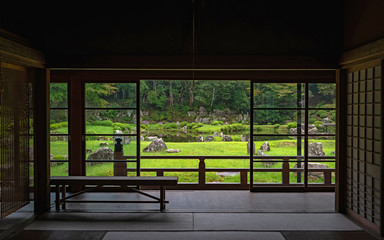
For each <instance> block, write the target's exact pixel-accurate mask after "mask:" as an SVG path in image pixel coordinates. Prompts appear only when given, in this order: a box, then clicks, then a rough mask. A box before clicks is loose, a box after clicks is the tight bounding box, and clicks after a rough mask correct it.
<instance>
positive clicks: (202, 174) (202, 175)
mask: <svg viewBox="0 0 384 240" xmlns="http://www.w3.org/2000/svg"><path fill="white" fill-rule="evenodd" d="M199 160H200V162H199V185H204V184H205V162H204V160H205V159H204V158H199Z"/></svg>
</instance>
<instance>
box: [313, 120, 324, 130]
mask: <svg viewBox="0 0 384 240" xmlns="http://www.w3.org/2000/svg"><path fill="white" fill-rule="evenodd" d="M313 124H315V126H316V127H317V128H318V129H321V128H322V127H323V126H324V123H323V122H322V121H316V122H314V123H313Z"/></svg>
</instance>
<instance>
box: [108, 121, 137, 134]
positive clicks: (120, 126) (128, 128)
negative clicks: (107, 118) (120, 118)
mask: <svg viewBox="0 0 384 240" xmlns="http://www.w3.org/2000/svg"><path fill="white" fill-rule="evenodd" d="M112 127H113V132H116V130H120V131H122V132H127V133H130V132H131V130H132V127H131V126H130V125H129V124H127V123H119V122H115V123H112Z"/></svg>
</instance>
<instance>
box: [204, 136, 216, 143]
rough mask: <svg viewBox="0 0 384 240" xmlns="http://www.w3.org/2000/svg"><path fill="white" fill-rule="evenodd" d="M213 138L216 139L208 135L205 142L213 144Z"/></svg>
mask: <svg viewBox="0 0 384 240" xmlns="http://www.w3.org/2000/svg"><path fill="white" fill-rule="evenodd" d="M213 138H214V137H213V136H211V135H208V136H206V137H205V140H204V142H212V141H213Z"/></svg>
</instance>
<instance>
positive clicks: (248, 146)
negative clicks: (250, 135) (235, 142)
mask: <svg viewBox="0 0 384 240" xmlns="http://www.w3.org/2000/svg"><path fill="white" fill-rule="evenodd" d="M255 151H256V149H255V142H253V154H255ZM259 151H260V150H259ZM250 152H251V144H250V139H248V143H247V153H248V154H249V153H250ZM257 153H259V152H257Z"/></svg>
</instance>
